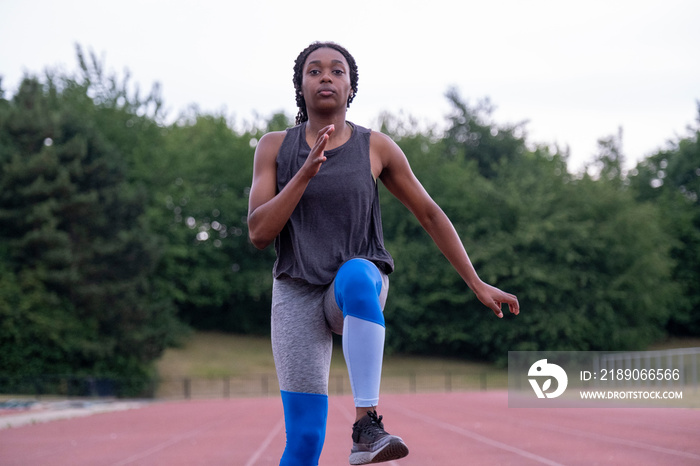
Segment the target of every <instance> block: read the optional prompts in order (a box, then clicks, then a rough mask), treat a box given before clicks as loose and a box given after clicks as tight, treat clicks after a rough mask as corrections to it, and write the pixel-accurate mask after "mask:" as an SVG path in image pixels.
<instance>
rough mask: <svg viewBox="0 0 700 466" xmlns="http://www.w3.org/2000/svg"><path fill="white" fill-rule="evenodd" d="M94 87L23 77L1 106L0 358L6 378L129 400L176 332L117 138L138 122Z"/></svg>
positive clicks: (127, 105) (125, 106)
mask: <svg viewBox="0 0 700 466" xmlns="http://www.w3.org/2000/svg"><path fill="white" fill-rule="evenodd" d="M111 82H112V83H115V81H114V80H112V81H111ZM98 84H104V83H102V82H100V83H95V82H91V81H89V80H87V79H85V80H82V81H81V80H79V79H76V78H71V77H67V76H56V75H53V74H51V73H49V74H47V77H46V78H45V80H44V81H41V80H39V79H38V78H35V77H27V78H25V79H24V80H23V82H22V83H21V85H20V87H19V90H18V91H17V93H16V95H15V96H14V97H13V98H12V100H11V101H4V100H3V101H2V102H1V104H2V105H1V106H0V232H1V233H0V244H2V249H1V252H2V256H3V259H5V262H4V267H3V269H2V273H1V274H0V280H1V281H2V283H1V284H0V288H1V289H2V290H4V291H3V294H2V297H0V306H1V307H2V310H1V311H0V313H2V315H3V325H2V327H1V328H0V332H1V334H0V345H1V346H2V348H1V349H0V354H2V355H3V364H2V368H3V372H5V375H6V376H7V375H9V376H14V377H20V376H27V375H40V374H56V373H57V372H59V373H63V374H66V373H70V374H91V375H100V376H103V377H116V378H121V379H123V381H124V383H123V385H122V386H121V393H122V394H133V393H135V392H138V391H139V390H141V389H143V388H144V387H145V385H146V384H147V383H149V382H150V377H151V375H152V374H151V364H152V362H153V360H154V359H155V358H157V357H158V356H160V354H161V353H162V351H163V349H164V348H165V347H166V346H167V345H169V344H171V343H172V342H173V341H174V338H175V337H176V335H177V334H178V333H179V332H180V330H181V326H180V324H179V323H178V322H177V320H176V319H175V316H174V308H173V307H172V305H171V304H170V302H169V300H168V298H167V297H166V296H163V295H159V294H158V292H157V290H156V289H155V288H154V283H153V281H152V279H151V274H152V272H153V270H154V267H155V264H156V263H157V261H158V256H159V248H158V243H157V241H155V240H154V239H153V235H152V234H151V232H150V231H149V229H148V226H147V224H146V222H145V217H144V208H143V205H144V200H145V192H144V190H143V189H141V187H139V186H137V185H133V184H130V183H129V182H128V177H127V166H126V163H125V157H124V154H123V153H122V151H121V147H120V146H122V147H125V145H124V144H123V141H117V139H118V138H116V132H115V131H114V129H115V128H117V127H121V128H122V132H123V133H127V132H128V131H127V129H126V126H125V125H124V122H125V121H128V120H129V119H137V120H138V119H145V118H147V117H145V116H138V115H137V114H135V113H134V112H133V108H134V106H136V107H138V105H136V103H135V102H134V101H133V99H132V100H129V99H126V100H125V99H123V98H122V99H120V98H115V99H111V98H110V96H109V95H106V94H104V93H103V90H100V88H99V86H98ZM102 89H107V90H106V91H105V92H107V93H108V92H110V90H109V88H108V87H107V88H102ZM122 97H123V96H122ZM122 137H123V140H128V139H129V138H130V137H134V136H133V134H131V135H122ZM115 142H119V145H117V144H116V143H115ZM132 145H133V144H132ZM29 360H31V363H30V364H27V361H29Z"/></svg>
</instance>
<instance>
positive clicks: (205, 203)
mask: <svg viewBox="0 0 700 466" xmlns="http://www.w3.org/2000/svg"><path fill="white" fill-rule="evenodd" d="M256 136H258V137H259V134H257V133H255V134H252V133H242V134H236V133H235V132H234V131H233V130H232V129H231V128H229V126H228V125H227V122H226V121H225V119H224V118H223V117H217V116H204V115H195V116H194V117H193V118H192V119H190V120H185V121H183V122H181V123H180V124H176V125H173V126H172V127H170V128H168V130H167V133H166V136H165V138H164V140H163V143H162V146H161V150H160V151H158V152H157V153H153V154H151V157H150V159H149V160H148V161H143V162H142V163H141V164H142V165H143V166H144V167H146V170H145V171H143V176H144V178H145V179H148V184H149V186H151V187H152V190H153V191H152V196H153V197H152V205H151V207H150V210H149V215H150V218H151V219H152V223H153V225H154V226H155V227H156V229H157V231H158V233H159V235H161V236H162V237H163V238H167V245H166V247H165V252H164V255H163V259H162V261H161V263H160V265H159V268H158V273H157V275H158V279H159V281H160V283H161V285H162V286H163V287H164V288H165V289H166V290H167V293H168V294H169V295H170V296H172V297H173V300H174V302H175V304H176V305H177V307H178V309H179V315H180V317H181V319H183V320H184V321H185V322H187V323H188V324H190V325H192V326H195V327H197V328H200V329H217V330H223V331H230V332H238V333H263V334H265V333H267V332H268V331H269V330H268V329H269V303H270V293H271V288H272V280H271V273H270V268H271V265H272V262H273V261H274V252H273V251H272V250H268V251H265V252H264V253H260V252H259V251H258V250H257V249H255V248H254V247H253V246H252V245H251V244H250V241H249V240H248V230H247V225H246V218H247V212H248V191H249V189H250V182H251V179H252V156H253V147H252V145H254V144H255V143H256V141H257V139H256Z"/></svg>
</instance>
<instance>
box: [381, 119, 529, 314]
mask: <svg viewBox="0 0 700 466" xmlns="http://www.w3.org/2000/svg"><path fill="white" fill-rule="evenodd" d="M370 152H371V154H372V160H373V164H374V165H375V166H377V168H378V170H379V179H380V180H382V183H384V186H386V187H387V189H388V190H389V191H390V192H391V193H392V194H393V195H394V196H396V198H397V199H398V200H399V201H401V203H403V205H405V206H406V207H407V208H408V210H410V211H411V213H413V215H415V217H416V218H417V219H418V221H419V222H420V224H421V226H422V227H423V228H424V229H425V231H426V232H427V233H428V234H429V235H430V237H431V238H432V239H433V241H434V242H435V244H436V245H437V247H438V248H439V249H440V251H441V252H442V253H443V254H444V255H445V257H446V258H447V260H448V261H450V264H452V266H453V267H454V268H455V270H456V271H457V273H459V275H460V276H461V277H462V279H463V280H464V281H465V282H466V284H467V285H468V286H469V288H471V290H472V291H473V292H474V293H475V294H476V296H477V298H478V299H479V301H481V302H482V303H483V304H484V305H485V306H486V307H488V308H489V309H491V310H493V312H494V313H495V314H496V315H497V316H498V317H503V312H502V311H501V305H502V304H503V303H507V304H508V308H509V309H510V312H511V313H513V314H518V313H519V312H520V306H519V304H518V298H517V297H516V296H515V295H512V294H510V293H506V292H504V291H501V290H499V289H498V288H496V287H493V286H491V285H489V284H487V283H485V282H483V281H482V280H481V279H480V278H479V276H478V274H477V273H476V270H475V269H474V266H473V265H472V263H471V260H470V259H469V255H468V254H467V251H466V250H465V248H464V245H463V244H462V240H461V239H460V238H459V235H458V234H457V231H456V230H455V228H454V226H453V225H452V222H451V221H450V219H449V218H448V217H447V215H446V214H445V213H444V212H443V211H442V209H441V208H440V206H438V205H437V203H436V202H435V201H434V200H433V199H432V198H431V197H430V195H429V194H428V192H427V191H426V190H425V188H423V185H421V183H420V181H418V179H417V178H416V176H415V175H414V174H413V171H412V170H411V167H410V165H409V163H408V160H407V159H406V155H405V154H404V153H403V151H402V150H401V148H399V146H398V145H396V143H395V142H394V141H393V140H392V139H391V138H389V137H388V136H386V135H384V134H382V133H378V132H372V135H371V137H370Z"/></svg>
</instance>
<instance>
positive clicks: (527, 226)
mask: <svg viewBox="0 0 700 466" xmlns="http://www.w3.org/2000/svg"><path fill="white" fill-rule="evenodd" d="M452 98H453V99H456V97H455V96H454V95H453V96H452ZM455 111H456V112H457V114H456V115H455V116H453V117H452V120H451V121H452V122H453V125H455V126H459V127H453V128H451V129H449V130H448V132H447V134H448V135H465V134H477V135H479V136H478V137H466V138H464V137H460V138H458V139H456V140H454V139H453V140H450V139H448V138H449V136H448V137H446V138H445V139H444V140H442V141H439V142H438V143H436V144H429V143H428V141H426V140H421V137H420V136H414V137H411V138H401V139H400V140H399V145H401V147H402V148H403V149H404V151H405V152H406V154H407V156H408V157H409V160H410V162H411V164H412V167H413V169H414V171H415V172H416V174H417V176H418V178H419V179H421V180H422V182H423V184H424V185H425V186H426V189H427V190H428V192H430V193H431V194H432V196H433V198H434V199H435V200H436V202H437V203H438V204H439V205H441V206H442V208H443V210H445V212H446V213H447V214H448V216H449V217H450V218H451V219H452V221H453V223H454V224H455V227H456V228H457V231H458V232H460V233H461V234H462V235H463V236H462V239H463V242H464V243H465V245H466V247H467V250H468V251H469V252H470V254H471V258H472V261H473V262H474V264H475V267H476V269H477V271H478V272H479V273H480V275H481V276H482V278H483V279H484V280H485V281H487V282H489V283H493V284H495V285H497V286H499V287H501V288H502V289H505V290H508V291H511V292H513V293H516V294H517V295H518V296H519V299H520V304H521V308H522V313H521V315H520V316H518V317H514V318H506V319H504V320H499V319H495V318H494V317H493V316H492V315H491V312H490V311H489V310H487V309H486V308H485V307H483V306H482V305H481V304H480V303H479V302H478V301H477V300H476V299H475V297H474V296H473V294H472V293H470V292H469V290H468V289H467V287H466V285H465V284H464V283H462V282H461V279H460V278H459V276H458V275H457V274H456V273H455V272H454V270H452V268H451V266H450V265H449V264H448V263H447V261H446V260H445V259H444V258H443V257H441V255H440V253H439V251H438V250H437V248H436V247H434V245H432V243H431V242H430V240H429V238H428V237H427V235H426V234H425V233H424V232H423V231H422V230H421V229H420V227H419V226H418V225H417V222H415V221H413V220H412V219H403V220H397V219H399V218H401V216H404V217H406V216H408V215H407V212H405V209H403V211H401V207H400V206H399V205H398V203H396V202H394V201H393V200H386V196H385V197H384V199H385V200H384V204H383V212H384V215H385V234H386V237H387V243H388V247H389V249H390V251H391V252H392V253H393V254H394V257H395V259H396V262H397V271H396V273H395V275H394V276H393V277H392V293H391V297H390V300H389V304H388V307H387V320H388V321H389V322H390V325H389V331H388V347H389V348H390V349H391V350H394V351H409V352H422V353H435V352H439V353H442V354H451V355H455V354H458V355H464V356H467V357H474V356H477V357H480V358H487V359H496V360H501V361H502V360H504V358H505V357H506V356H507V351H508V350H544V349H547V350H575V349H576V350H623V349H631V348H641V347H644V346H645V345H648V344H649V343H651V342H652V341H654V340H655V339H657V338H660V337H661V336H663V328H664V325H665V322H666V321H667V319H668V315H669V312H670V311H669V310H670V305H671V304H672V301H671V297H672V296H673V293H674V290H675V288H674V285H673V283H672V282H671V280H670V272H669V271H670V267H671V264H670V261H669V259H668V245H669V241H668V238H667V236H666V235H665V233H664V232H663V231H662V230H661V228H660V227H659V212H658V210H657V209H656V208H654V207H653V206H650V205H645V204H638V203H637V202H636V201H635V199H634V197H633V196H632V194H631V193H629V192H627V191H625V190H623V189H620V184H619V183H617V182H613V181H612V180H611V179H609V178H607V177H606V178H601V179H598V180H593V179H590V178H589V177H584V178H583V179H580V180H576V179H574V178H573V177H572V176H571V175H570V174H568V172H567V171H566V161H565V158H564V157H563V156H562V155H561V154H558V153H555V154H552V153H550V151H549V150H548V149H546V148H537V149H535V150H528V149H527V147H526V145H525V141H524V139H523V138H522V137H520V136H519V135H518V134H519V133H522V130H521V129H520V128H518V127H517V126H505V127H501V126H497V125H495V124H491V123H487V121H488V114H487V113H488V112H487V109H485V108H484V107H478V108H470V107H469V106H468V105H467V104H464V103H460V104H459V105H456V107H455ZM459 113H463V115H459ZM604 143H605V144H604V145H603V146H602V147H601V150H603V151H608V152H609V151H610V150H611V149H615V148H614V147H611V144H614V141H604ZM601 144H603V142H602V143H601ZM421 148H422V149H421ZM608 152H606V154H607V153H608ZM493 154H498V156H494V155H493Z"/></svg>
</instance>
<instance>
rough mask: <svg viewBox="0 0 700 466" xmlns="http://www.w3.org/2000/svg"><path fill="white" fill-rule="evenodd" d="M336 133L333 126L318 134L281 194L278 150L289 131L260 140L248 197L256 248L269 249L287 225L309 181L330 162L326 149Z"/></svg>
mask: <svg viewBox="0 0 700 466" xmlns="http://www.w3.org/2000/svg"><path fill="white" fill-rule="evenodd" d="M332 132H333V126H332V125H331V126H327V127H326V128H324V129H323V130H321V131H320V132H319V133H318V138H317V139H316V144H315V145H314V147H313V148H312V149H311V152H310V153H309V157H308V158H307V159H306V162H304V165H303V166H302V167H301V169H300V170H299V171H298V172H297V173H296V174H295V175H294V176H293V177H292V179H291V180H290V181H289V183H287V185H286V186H285V187H284V189H283V190H282V191H281V192H280V193H277V153H278V152H279V149H280V146H281V145H282V141H284V137H285V134H286V133H285V132H283V131H281V132H273V133H268V134H266V135H265V136H263V137H262V138H261V139H260V141H259V142H258V146H257V148H256V149H255V160H254V162H253V182H252V185H251V187H250V196H249V198H248V235H249V237H250V241H251V242H252V243H253V245H254V246H255V247H256V248H258V249H265V248H266V247H267V246H269V245H270V243H272V242H273V241H274V240H275V238H276V237H277V235H279V234H280V232H281V231H282V228H284V225H285V224H286V223H287V221H288V220H289V217H291V215H292V212H294V209H295V208H296V206H297V204H298V203H299V200H300V199H301V196H302V195H303V194H304V191H305V190H306V186H308V184H309V181H311V178H313V177H314V176H315V175H316V173H318V171H319V169H320V168H321V164H322V163H323V162H325V161H326V157H325V156H324V155H323V150H324V149H325V147H326V144H327V142H328V138H329V137H330V134H331V133H332Z"/></svg>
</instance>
